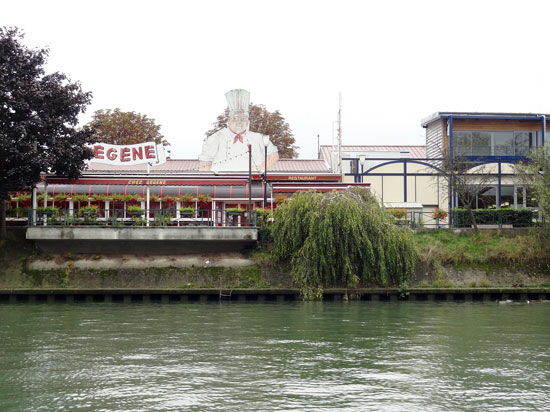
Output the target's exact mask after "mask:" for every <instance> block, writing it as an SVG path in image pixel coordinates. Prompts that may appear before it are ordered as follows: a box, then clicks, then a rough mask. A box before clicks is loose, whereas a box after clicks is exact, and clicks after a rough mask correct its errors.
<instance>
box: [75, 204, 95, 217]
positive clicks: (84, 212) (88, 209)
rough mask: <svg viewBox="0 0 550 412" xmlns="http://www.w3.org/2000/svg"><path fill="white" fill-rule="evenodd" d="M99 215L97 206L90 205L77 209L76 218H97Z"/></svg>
mask: <svg viewBox="0 0 550 412" xmlns="http://www.w3.org/2000/svg"><path fill="white" fill-rule="evenodd" d="M98 214H99V206H96V205H92V206H85V207H81V208H80V209H78V216H79V217H82V216H87V217H94V218H97V216H98Z"/></svg>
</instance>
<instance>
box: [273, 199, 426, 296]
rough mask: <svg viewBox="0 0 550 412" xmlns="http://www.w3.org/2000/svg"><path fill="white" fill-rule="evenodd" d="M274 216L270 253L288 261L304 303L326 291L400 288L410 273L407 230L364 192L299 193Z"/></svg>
mask: <svg viewBox="0 0 550 412" xmlns="http://www.w3.org/2000/svg"><path fill="white" fill-rule="evenodd" d="M274 217H275V221H274V223H273V238H274V244H273V253H274V254H275V256H276V257H277V258H278V259H279V260H282V261H288V262H290V266H291V271H292V276H293V278H294V281H295V282H296V283H297V284H298V285H299V287H300V288H301V290H302V294H303V296H304V298H305V299H313V298H316V297H319V296H320V294H321V293H322V290H323V288H324V287H356V286H359V285H362V286H374V285H376V286H392V285H395V286H398V285H402V284H404V283H405V282H407V281H408V280H409V279H411V277H412V275H413V273H414V267H415V263H416V254H415V251H414V247H413V242H412V234H411V232H410V230H408V229H405V228H401V227H398V226H396V225H395V221H394V218H393V217H392V216H391V215H389V214H388V213H387V212H386V211H385V210H384V209H382V208H381V207H380V206H379V204H378V202H377V200H376V199H375V198H374V196H372V195H371V194H370V193H369V192H368V191H366V190H364V189H351V190H346V191H341V192H331V193H325V194H321V193H316V192H303V193H299V194H296V195H294V196H293V197H292V198H291V199H290V200H288V201H286V202H285V203H284V204H283V205H281V206H279V207H277V209H276V211H275V216H274Z"/></svg>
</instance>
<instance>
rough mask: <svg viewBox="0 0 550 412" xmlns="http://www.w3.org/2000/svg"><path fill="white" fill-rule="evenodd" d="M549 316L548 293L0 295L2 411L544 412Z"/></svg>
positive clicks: (549, 373) (549, 376)
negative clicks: (398, 299)
mask: <svg viewBox="0 0 550 412" xmlns="http://www.w3.org/2000/svg"><path fill="white" fill-rule="evenodd" d="M549 319H550V304H543V303H538V304H530V305H528V304H511V305H494V304H488V303H462V304H458V303H428V302H426V303H412V302H411V303H399V304H393V303H374V302H372V303H366V302H363V303H349V304H346V303H295V304H235V303H223V304H165V305H160V304H158V305H156V304H99V303H96V304H74V305H72V304H50V305H31V304H23V305H0V326H1V327H0V342H2V350H1V351H0V410H1V411H4V412H5V411H53V410H89V411H92V410H93V411H146V410H162V411H182V410H191V411H199V410H200V411H209V410H223V411H227V410H235V411H241V410H251V411H256V410H301V411H309V410H311V411H313V410H315V411H318V410H349V411H368V410H372V411H384V410H387V411H413V410H422V411H456V410H472V411H480V410H488V409H493V410H504V409H506V410H517V411H520V410H521V411H523V410H544V409H545V408H548V402H549V398H548V396H549V395H548V394H549V393H550V350H549V349H550V348H549V346H550V343H549V338H550V321H549Z"/></svg>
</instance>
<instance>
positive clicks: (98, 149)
mask: <svg viewBox="0 0 550 412" xmlns="http://www.w3.org/2000/svg"><path fill="white" fill-rule="evenodd" d="M94 157H95V158H96V159H103V146H100V145H97V146H94Z"/></svg>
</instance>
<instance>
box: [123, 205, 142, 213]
mask: <svg viewBox="0 0 550 412" xmlns="http://www.w3.org/2000/svg"><path fill="white" fill-rule="evenodd" d="M126 209H127V210H128V212H134V213H141V212H143V208H141V207H140V206H137V205H128V206H127V208H126Z"/></svg>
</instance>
